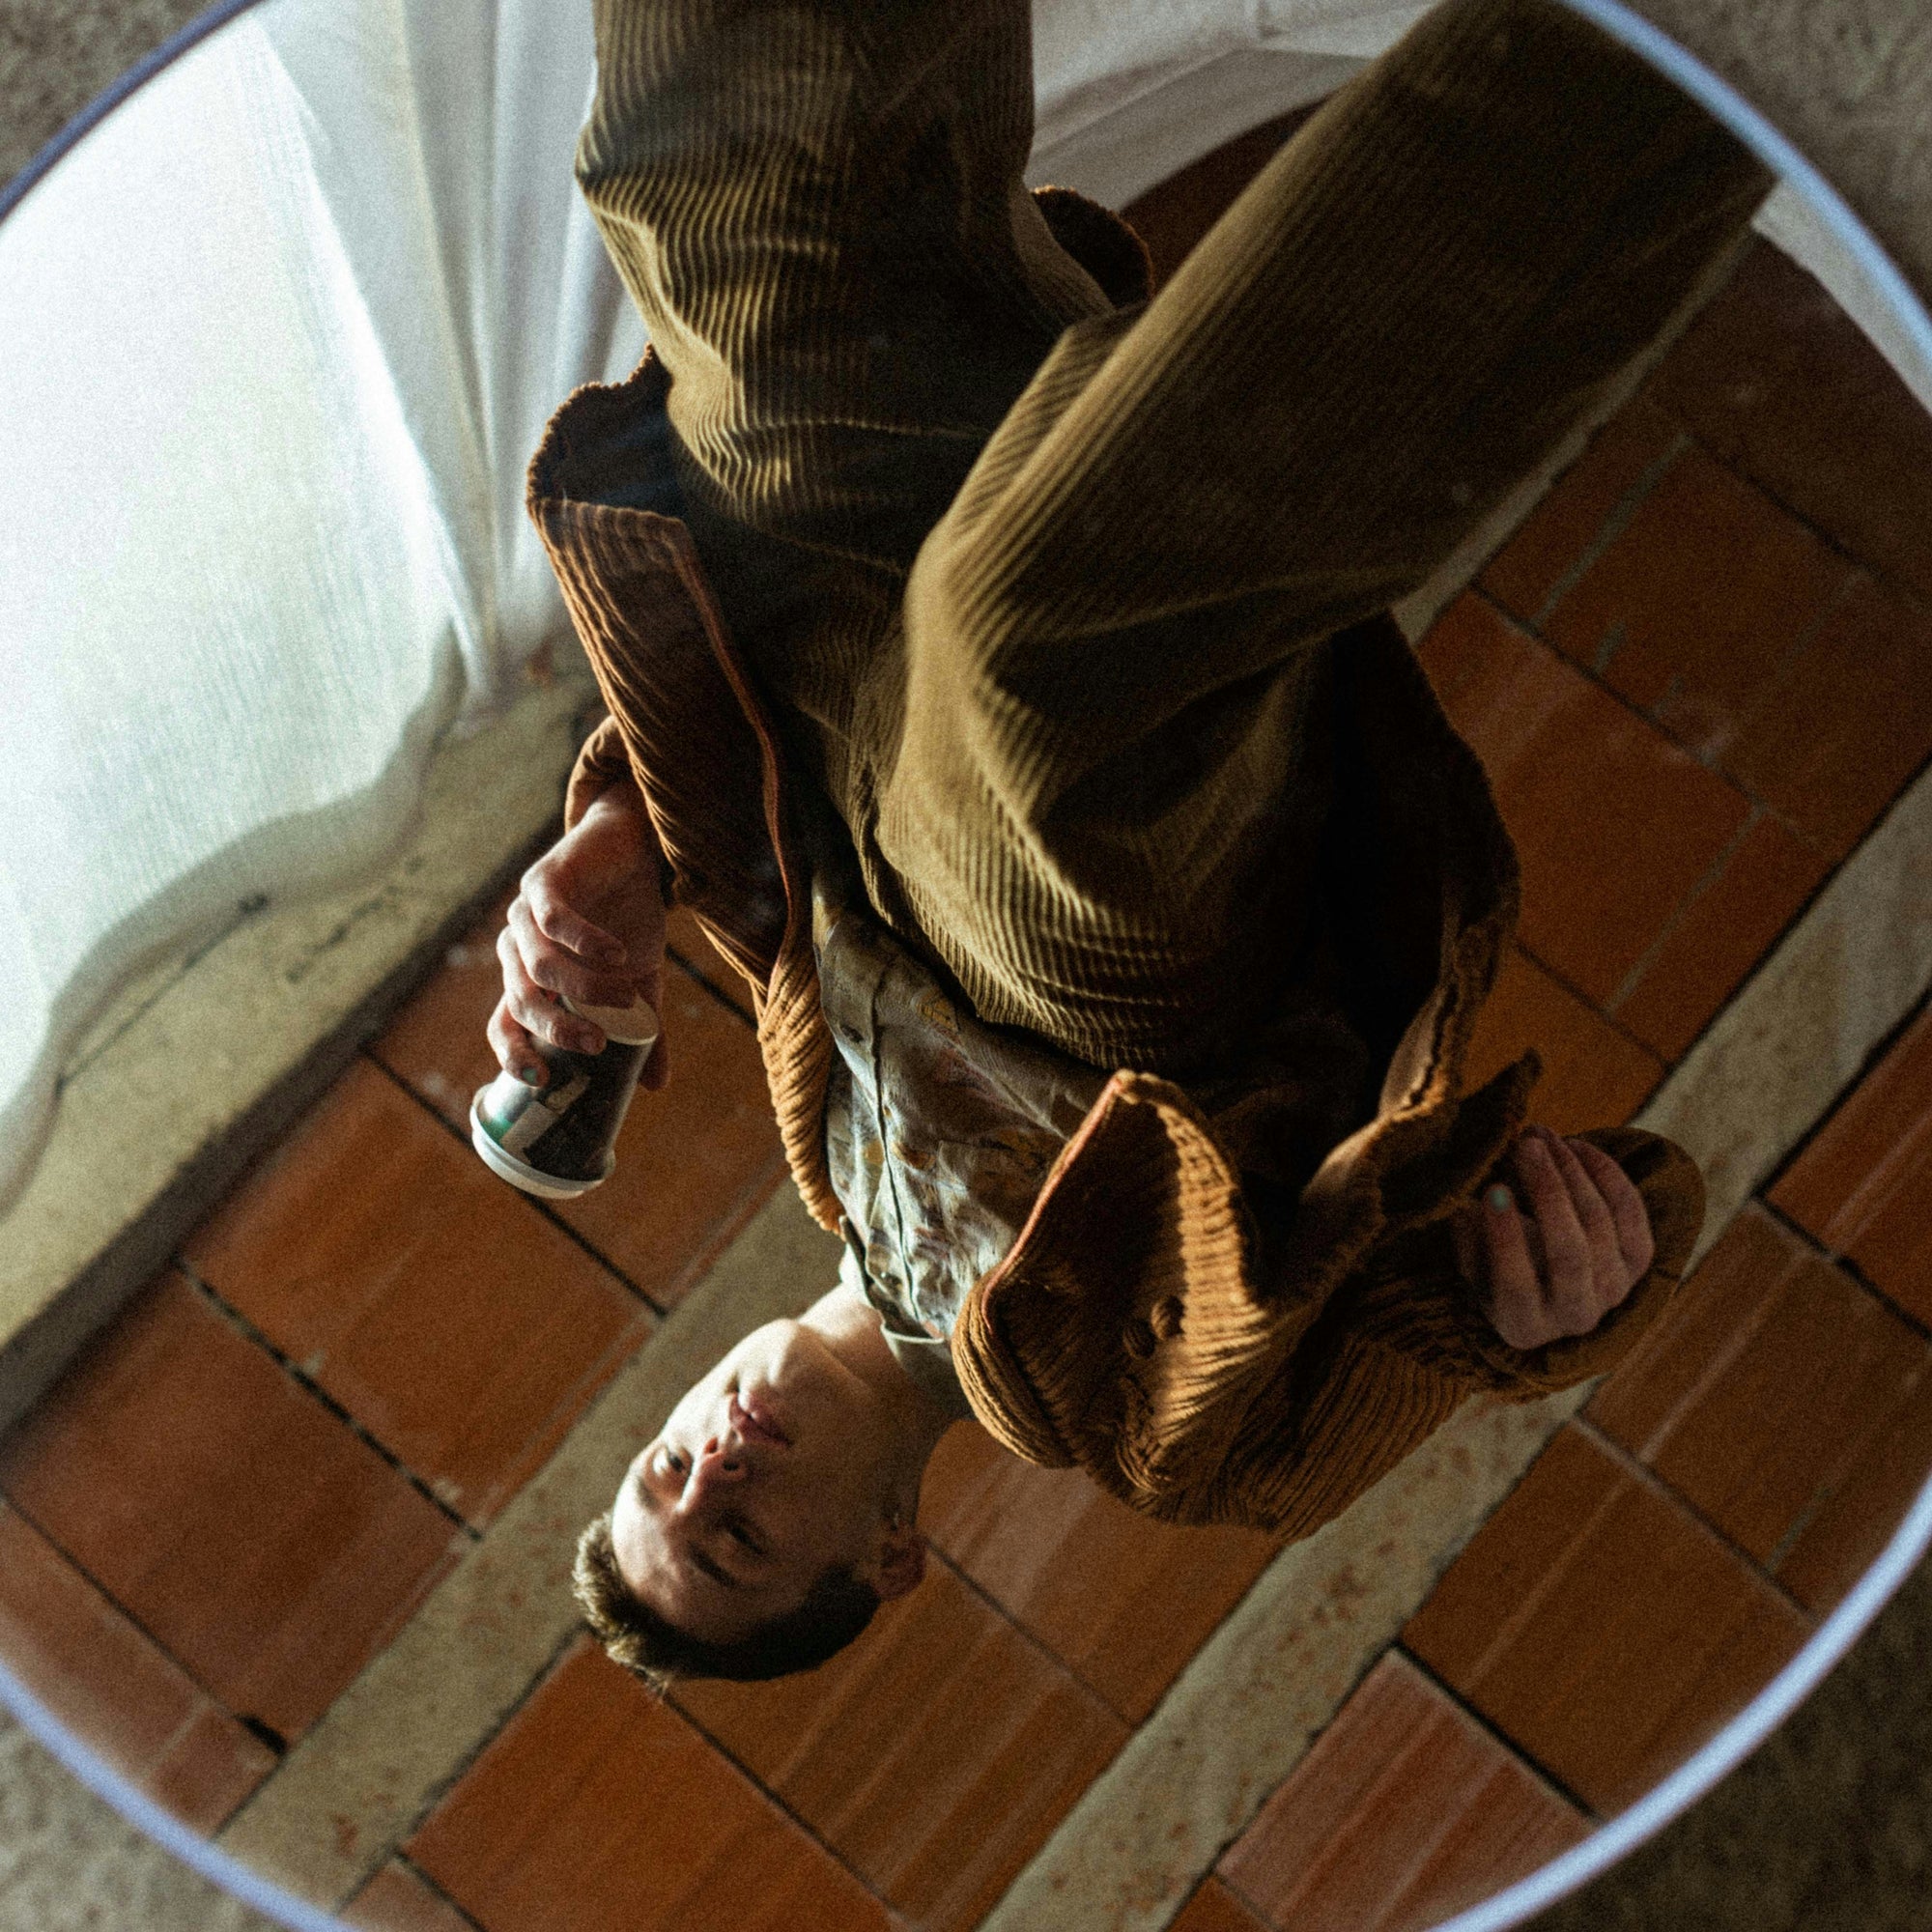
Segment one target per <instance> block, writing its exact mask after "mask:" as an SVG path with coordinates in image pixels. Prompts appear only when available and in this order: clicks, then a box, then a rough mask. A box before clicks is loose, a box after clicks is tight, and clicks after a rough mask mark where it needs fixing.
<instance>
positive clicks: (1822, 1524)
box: [1777, 1377, 1932, 1617]
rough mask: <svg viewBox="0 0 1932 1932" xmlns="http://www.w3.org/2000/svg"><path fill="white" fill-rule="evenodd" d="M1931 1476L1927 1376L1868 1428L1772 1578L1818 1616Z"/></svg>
mask: <svg viewBox="0 0 1932 1932" xmlns="http://www.w3.org/2000/svg"><path fill="white" fill-rule="evenodd" d="M1928 1475H1932V1377H1925V1378H1921V1379H1920V1380H1919V1382H1918V1386H1917V1387H1915V1388H1914V1389H1913V1391H1912V1393H1911V1394H1910V1395H1908V1396H1907V1397H1906V1399H1905V1401H1904V1402H1903V1403H1901V1404H1900V1405H1899V1406H1897V1407H1896V1408H1894V1409H1893V1410H1892V1411H1891V1413H1890V1414H1889V1416H1887V1417H1886V1418H1885V1420H1884V1421H1883V1422H1882V1423H1881V1424H1880V1425H1879V1426H1878V1427H1877V1428H1876V1429H1874V1430H1872V1431H1870V1432H1868V1434H1867V1435H1866V1436H1865V1438H1864V1441H1863V1442H1862V1444H1861V1447H1860V1449H1859V1451H1858V1453H1857V1454H1856V1455H1855V1456H1854V1457H1853V1458H1852V1461H1851V1462H1850V1463H1849V1464H1848V1465H1847V1466H1846V1468H1845V1471H1844V1474H1843V1476H1842V1477H1841V1478H1840V1480H1839V1483H1838V1486H1837V1488H1836V1489H1835V1490H1834V1491H1833V1492H1832V1494H1831V1495H1829V1496H1827V1497H1826V1498H1825V1500H1824V1501H1823V1502H1822V1503H1821V1504H1820V1505H1819V1507H1818V1511H1817V1514H1816V1515H1814V1516H1813V1517H1812V1518H1811V1520H1809V1521H1808V1522H1807V1523H1806V1524H1805V1525H1804V1528H1803V1529H1802V1530H1801V1531H1800V1532H1799V1534H1798V1535H1797V1536H1796V1537H1795V1538H1794V1539H1793V1541H1792V1544H1791V1547H1790V1548H1789V1549H1788V1550H1787V1551H1786V1553H1785V1555H1784V1557H1783V1559H1782V1560H1781V1561H1780V1562H1779V1564H1778V1566H1777V1580H1778V1581H1779V1582H1780V1583H1782V1584H1783V1585H1784V1587H1785V1588H1786V1589H1787V1590H1789V1591H1790V1592H1791V1594H1792V1595H1793V1596H1794V1597H1796V1598H1797V1599H1798V1601H1799V1602H1800V1603H1801V1604H1803V1605H1804V1607H1805V1608H1806V1609H1808V1610H1810V1611H1812V1612H1814V1613H1815V1614H1816V1615H1818V1616H1821V1617H1822V1616H1824V1615H1826V1614H1827V1613H1828V1612H1829V1611H1831V1610H1832V1609H1833V1608H1835V1607H1836V1605H1837V1604H1838V1602H1839V1600H1840V1599H1841V1598H1843V1597H1844V1596H1845V1595H1846V1593H1847V1592H1848V1591H1849V1590H1850V1589H1851V1588H1852V1586H1853V1585H1854V1584H1855V1583H1857V1582H1858V1581H1859V1579H1860V1578H1861V1577H1862V1576H1863V1575H1864V1574H1865V1572H1866V1571H1867V1570H1869V1569H1870V1568H1871V1566H1872V1564H1873V1563H1875V1562H1876V1561H1877V1560H1878V1556H1879V1552H1880V1551H1881V1550H1883V1549H1884V1548H1885V1546H1886V1545H1887V1544H1888V1543H1889V1542H1890V1540H1891V1538H1892V1535H1893V1533H1894V1532H1895V1531H1896V1530H1897V1528H1898V1525H1899V1524H1900V1523H1901V1522H1902V1521H1903V1520H1905V1514H1906V1512H1907V1511H1908V1510H1909V1509H1911V1507H1912V1505H1913V1504H1914V1503H1915V1502H1917V1501H1918V1492H1919V1491H1920V1490H1922V1489H1923V1488H1924V1487H1925V1481H1926V1478H1927V1476H1928Z"/></svg>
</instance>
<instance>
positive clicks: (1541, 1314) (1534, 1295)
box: [1480, 1186, 1549, 1349]
mask: <svg viewBox="0 0 1932 1932" xmlns="http://www.w3.org/2000/svg"><path fill="white" fill-rule="evenodd" d="M1481 1227H1482V1233H1481V1236H1480V1240H1481V1245H1482V1252H1483V1261H1484V1265H1485V1268H1486V1270H1487V1273H1488V1279H1489V1288H1490V1306H1489V1317H1490V1325H1491V1326H1492V1328H1494V1329H1495V1331H1496V1333H1497V1334H1498V1335H1500V1336H1501V1337H1502V1338H1503V1340H1504V1341H1505V1342H1507V1343H1508V1344H1509V1345H1510V1347H1511V1348H1512V1349H1535V1348H1540V1347H1541V1346H1542V1345H1543V1343H1545V1342H1546V1341H1548V1339H1549V1337H1548V1333H1547V1332H1546V1331H1547V1327H1548V1320H1547V1312H1546V1310H1545V1308H1544V1305H1543V1283H1542V1282H1541V1281H1540V1280H1539V1279H1538V1277H1537V1271H1536V1264H1535V1262H1534V1261H1533V1260H1532V1259H1531V1257H1530V1252H1529V1239H1528V1235H1527V1232H1526V1231H1525V1229H1524V1226H1523V1219H1522V1215H1521V1213H1520V1210H1519V1209H1518V1208H1517V1205H1516V1201H1515V1199H1514V1198H1513V1197H1512V1195H1511V1193H1510V1191H1509V1189H1508V1188H1507V1187H1502V1186H1496V1187H1492V1188H1491V1189H1490V1190H1489V1192H1488V1193H1487V1194H1486V1195H1485V1196H1484V1197H1483V1207H1482V1222H1481Z"/></svg>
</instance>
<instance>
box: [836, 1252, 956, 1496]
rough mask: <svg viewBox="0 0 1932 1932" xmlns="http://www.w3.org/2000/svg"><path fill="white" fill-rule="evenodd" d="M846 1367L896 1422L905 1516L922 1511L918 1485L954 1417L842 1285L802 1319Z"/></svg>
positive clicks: (873, 1313)
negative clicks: (915, 1376) (921, 1385)
mask: <svg viewBox="0 0 1932 1932" xmlns="http://www.w3.org/2000/svg"><path fill="white" fill-rule="evenodd" d="M799 1325H800V1326H801V1327H804V1328H810V1330H811V1331H812V1332H813V1333H814V1334H815V1335H817V1336H818V1337H819V1339H820V1340H821V1341H822V1342H823V1343H824V1344H825V1346H826V1348H827V1349H829V1350H831V1351H832V1353H833V1354H835V1355H837V1356H838V1359H839V1361H841V1362H842V1363H843V1364H844V1365H845V1367H846V1368H848V1369H849V1370H851V1372H852V1373H853V1374H854V1375H855V1376H857V1377H858V1378H859V1379H860V1380H861V1381H863V1382H864V1383H865V1384H866V1386H867V1388H868V1389H870V1390H871V1391H872V1393H873V1394H874V1395H876V1396H877V1397H878V1399H879V1402H880V1404H881V1405H882V1406H884V1408H885V1410H886V1413H887V1414H888V1415H890V1416H891V1417H892V1418H893V1422H894V1425H895V1428H896V1430H897V1433H898V1436H899V1441H900V1444H901V1456H900V1461H901V1465H902V1470H903V1488H904V1495H903V1497H902V1499H901V1500H902V1503H903V1507H904V1512H905V1518H906V1520H907V1521H908V1522H910V1521H911V1520H912V1519H913V1517H914V1516H915V1515H916V1514H917V1513H918V1508H919V1490H920V1484H921V1482H922V1481H923V1478H924V1475H925V1465H926V1463H928V1462H929V1461H930V1460H931V1457H932V1452H933V1450H934V1449H935V1448H937V1447H938V1446H939V1438H940V1437H941V1436H942V1435H945V1434H946V1432H947V1430H948V1429H949V1428H950V1427H951V1426H952V1420H953V1418H952V1416H950V1415H949V1414H947V1412H946V1411H945V1410H944V1409H943V1408H941V1407H940V1406H939V1405H938V1404H937V1403H935V1402H933V1401H932V1400H931V1398H930V1397H928V1396H927V1395H925V1394H924V1393H923V1391H922V1390H921V1389H920V1388H919V1387H918V1385H917V1384H916V1383H915V1382H914V1381H913V1380H912V1378H910V1377H909V1376H908V1375H907V1374H906V1372H905V1371H904V1370H903V1369H902V1368H900V1367H899V1363H898V1357H897V1356H896V1355H895V1354H894V1353H893V1351H892V1350H891V1349H890V1348H888V1347H887V1346H886V1337H885V1330H884V1327H883V1325H882V1324H881V1322H880V1321H879V1312H878V1310H877V1309H876V1308H874V1307H873V1306H872V1305H871V1303H870V1302H868V1301H867V1299H866V1297H865V1296H864V1295H863V1294H861V1293H859V1292H858V1291H857V1290H856V1289H852V1288H847V1287H845V1286H844V1285H843V1284H842V1283H841V1284H840V1285H839V1286H838V1288H835V1289H834V1290H833V1291H832V1292H831V1293H829V1294H822V1295H820V1296H819V1298H818V1299H817V1300H816V1301H814V1302H813V1303H812V1304H811V1306H810V1308H808V1309H807V1310H806V1311H805V1313H804V1314H803V1315H801V1316H800V1317H799Z"/></svg>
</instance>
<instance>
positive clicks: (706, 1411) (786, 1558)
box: [611, 1321, 895, 1643]
mask: <svg viewBox="0 0 1932 1932" xmlns="http://www.w3.org/2000/svg"><path fill="white" fill-rule="evenodd" d="M894 1474H895V1435H894V1432H893V1428H892V1425H891V1421H890V1418H889V1417H888V1416H887V1414H886V1412H885V1410H884V1408H883V1406H882V1405H881V1404H880V1403H879V1402H878V1400H877V1398H876V1397H875V1396H874V1395H873V1393H872V1391H871V1390H870V1389H868V1388H867V1386H866V1384H865V1382H864V1381H863V1380H862V1379H861V1378H859V1377H858V1376H856V1375H855V1374H853V1373H852V1371H851V1370H850V1369H848V1368H847V1367H846V1366H845V1365H844V1364H843V1363H842V1362H840V1361H839V1360H838V1357H837V1356H836V1355H835V1354H834V1353H833V1352H832V1351H831V1350H829V1349H828V1348H827V1347H826V1345H825V1343H824V1341H823V1340H822V1339H821V1338H820V1337H819V1336H818V1335H817V1334H815V1333H814V1332H813V1331H812V1330H811V1329H810V1328H807V1327H803V1326H801V1325H800V1323H798V1322H796V1321H770V1322H767V1323H766V1324H765V1326H764V1327H762V1328H756V1329H753V1331H752V1333H751V1334H749V1335H747V1336H746V1337H745V1339H744V1340H743V1341H742V1342H740V1343H739V1344H738V1346H737V1347H736V1348H734V1349H733V1350H731V1352H730V1353H729V1354H727V1355H726V1356H725V1358H724V1360H722V1361H721V1362H720V1363H719V1364H718V1365H717V1367H716V1368H714V1369H713V1370H712V1371H711V1373H710V1374H709V1375H707V1376H706V1377H705V1378H704V1379H703V1380H702V1381H700V1382H698V1383H696V1385H695V1386H694V1387H692V1388H691V1389H689V1390H687V1391H686V1393H685V1395H684V1397H683V1398H682V1400H680V1402H679V1403H678V1405H677V1406H676V1407H675V1408H674V1409H672V1410H671V1412H670V1415H669V1416H668V1419H667V1420H666V1422H665V1426H664V1429H663V1430H662V1432H661V1433H660V1434H659V1435H658V1436H657V1437H656V1439H655V1440H653V1441H652V1442H650V1443H648V1444H647V1445H646V1446H645V1447H644V1449H643V1451H642V1452H641V1453H640V1454H639V1456H638V1458H637V1459H636V1461H634V1462H633V1463H632V1464H631V1466H630V1467H629V1469H627V1470H626V1471H625V1472H624V1481H623V1483H622V1485H621V1487H620V1488H619V1489H618V1492H617V1498H616V1501H615V1503H614V1504H613V1505H612V1507H611V1543H612V1545H613V1547H614V1548H615V1552H616V1557H617V1568H618V1571H619V1573H620V1574H621V1575H622V1577H623V1578H624V1581H625V1582H626V1584H628V1585H629V1587H630V1589H631V1590H632V1592H633V1593H634V1594H635V1595H637V1596H638V1597H639V1598H640V1599H641V1600H642V1601H643V1602H645V1603H647V1604H648V1605H650V1606H651V1607H652V1608H654V1609H655V1610H656V1611H657V1612H658V1613H659V1614H660V1615H661V1616H664V1617H668V1619H669V1620H670V1621H671V1622H672V1623H674V1624H676V1625H677V1626H678V1627H679V1628H680V1629H682V1630H685V1631H688V1632H690V1633H691V1634H693V1635H694V1636H696V1637H699V1638H701V1639H704V1640H706V1641H709V1642H713V1643H728V1642H730V1641H732V1640H733V1639H734V1638H736V1637H738V1636H741V1635H743V1634H746V1633H748V1632H750V1631H751V1630H753V1629H755V1628H756V1627H757V1626H759V1625H761V1624H765V1623H768V1622H770V1621H771V1620H772V1619H773V1618H774V1617H779V1616H782V1615H784V1614H785V1613H786V1612H787V1611H790V1610H793V1609H796V1608H797V1606H798V1605H799V1604H800V1603H801V1602H803V1601H804V1598H805V1595H806V1592H807V1591H808V1590H809V1589H810V1587H811V1585H812V1584H813V1583H814V1582H815V1581H816V1580H817V1579H818V1577H819V1576H820V1575H821V1574H822V1573H823V1572H824V1571H825V1570H826V1569H827V1568H828V1567H829V1566H831V1565H833V1564H852V1565H854V1566H855V1567H856V1568H857V1570H858V1573H859V1574H860V1575H861V1576H862V1577H866V1576H867V1574H868V1569H869V1568H870V1567H871V1566H873V1565H874V1564H875V1563H876V1561H877V1558H878V1554H879V1548H880V1544H881V1540H882V1536H883V1533H884V1527H885V1520H886V1514H887V1509H888V1506H889V1499H890V1497H891V1495H892V1493H893V1480H892V1479H893V1476H894Z"/></svg>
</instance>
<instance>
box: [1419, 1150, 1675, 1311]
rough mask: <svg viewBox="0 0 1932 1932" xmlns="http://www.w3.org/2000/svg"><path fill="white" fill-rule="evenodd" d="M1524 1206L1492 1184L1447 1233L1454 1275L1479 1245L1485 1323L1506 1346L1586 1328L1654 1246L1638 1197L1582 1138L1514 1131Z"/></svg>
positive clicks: (1623, 1292) (1647, 1260) (1644, 1264)
mask: <svg viewBox="0 0 1932 1932" xmlns="http://www.w3.org/2000/svg"><path fill="white" fill-rule="evenodd" d="M1514 1166H1515V1169H1516V1173H1517V1176H1518V1179H1519V1180H1520V1183H1521V1193H1522V1197H1523V1203H1524V1207H1526V1208H1527V1212H1526V1213H1525V1212H1524V1211H1521V1209H1520V1208H1519V1207H1518V1205H1517V1202H1516V1200H1515V1199H1514V1198H1513V1197H1512V1196H1511V1193H1510V1190H1509V1189H1508V1188H1506V1187H1501V1186H1497V1187H1492V1189H1491V1190H1490V1193H1489V1195H1488V1196H1487V1197H1486V1200H1485V1204H1484V1206H1483V1208H1481V1209H1480V1210H1478V1209H1471V1210H1469V1213H1470V1214H1471V1215H1472V1216H1473V1217H1474V1219H1473V1221H1472V1222H1463V1221H1459V1222H1458V1224H1457V1225H1456V1227H1455V1229H1454V1231H1453V1232H1454V1233H1455V1236H1456V1247H1457V1254H1458V1258H1459V1262H1460V1264H1461V1265H1462V1268H1463V1273H1464V1274H1465V1275H1467V1276H1469V1277H1470V1278H1471V1279H1474V1278H1475V1276H1474V1273H1473V1271H1472V1268H1471V1266H1470V1262H1471V1253H1470V1248H1471V1244H1472V1242H1474V1243H1475V1244H1476V1245H1477V1246H1479V1248H1480V1252H1481V1255H1482V1258H1483V1261H1484V1263H1485V1264H1486V1269H1487V1278H1488V1285H1489V1288H1490V1292H1491V1305H1490V1309H1489V1315H1490V1321H1491V1324H1492V1326H1493V1327H1494V1328H1495V1330H1496V1332H1497V1333H1498V1334H1499V1335H1500V1336H1501V1337H1502V1339H1503V1340H1504V1341H1505V1342H1507V1343H1509V1345H1510V1346H1511V1347H1512V1348H1517V1349H1531V1348H1539V1347H1541V1346H1542V1345H1543V1344H1545V1343H1547V1342H1551V1341H1555V1340H1557V1339H1559V1338H1562V1337H1565V1336H1574V1335H1584V1334H1588V1333H1589V1332H1590V1331H1591V1330H1592V1329H1593V1328H1595V1327H1596V1325H1597V1324H1598V1322H1599V1321H1602V1320H1603V1318H1604V1316H1605V1314H1606V1313H1607V1312H1608V1311H1609V1310H1610V1309H1611V1308H1614V1307H1615V1306H1617V1305H1618V1304H1619V1303H1620V1302H1622V1301H1623V1300H1624V1299H1625V1298H1626V1297H1627V1296H1628V1295H1629V1293H1630V1292H1631V1290H1632V1288H1633V1287H1634V1285H1635V1284H1636V1283H1637V1282H1638V1281H1639V1280H1641V1279H1642V1277H1643V1275H1644V1273H1645V1272H1646V1270H1647V1269H1648V1268H1649V1266H1650V1264H1651V1261H1652V1259H1653V1257H1654V1255H1655V1252H1656V1243H1655V1240H1654V1238H1653V1236H1652V1235H1651V1230H1650V1217H1649V1214H1648V1212H1647V1211H1646V1209H1645V1208H1644V1205H1643V1196H1642V1195H1641V1194H1640V1193H1639V1192H1638V1191H1637V1188H1636V1186H1635V1184H1634V1182H1633V1181H1632V1180H1631V1179H1630V1177H1629V1176H1628V1175H1626V1174H1625V1173H1624V1171H1623V1169H1622V1168H1621V1167H1619V1166H1618V1165H1617V1163H1616V1162H1615V1161H1614V1160H1613V1159H1611V1158H1610V1156H1609V1155H1608V1154H1606V1153H1605V1152H1604V1151H1602V1150H1601V1149H1599V1148H1594V1147H1592V1146H1591V1145H1590V1144H1589V1143H1588V1142H1587V1141H1582V1140H1576V1141H1571V1140H1565V1139H1563V1138H1561V1137H1559V1136H1557V1135H1555V1134H1553V1133H1550V1132H1549V1131H1548V1129H1546V1128H1541V1127H1532V1128H1528V1129H1526V1130H1525V1131H1524V1133H1523V1135H1522V1136H1521V1138H1520V1140H1519V1141H1518V1143H1517V1146H1516V1149H1515V1153H1514Z"/></svg>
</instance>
